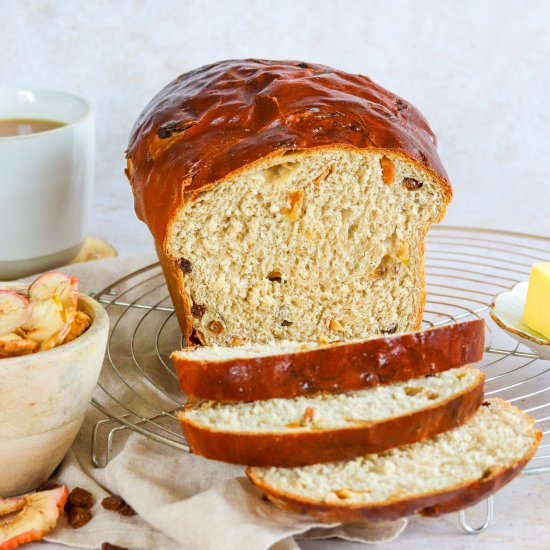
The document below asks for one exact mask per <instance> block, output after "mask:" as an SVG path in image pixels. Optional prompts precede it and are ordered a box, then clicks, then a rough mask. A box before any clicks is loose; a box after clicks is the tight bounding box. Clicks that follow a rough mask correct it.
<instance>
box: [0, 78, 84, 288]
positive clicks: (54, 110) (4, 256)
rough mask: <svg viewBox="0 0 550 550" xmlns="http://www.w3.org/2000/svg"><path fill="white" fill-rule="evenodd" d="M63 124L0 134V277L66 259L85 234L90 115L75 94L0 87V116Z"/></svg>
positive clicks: (69, 259) (42, 267)
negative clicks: (22, 132)
mask: <svg viewBox="0 0 550 550" xmlns="http://www.w3.org/2000/svg"><path fill="white" fill-rule="evenodd" d="M19 118H26V119H42V120H52V121H57V122H62V123H64V126H61V127H59V128H55V129H53V130H47V131H45V132H39V133H34V134H27V135H21V136H10V137H0V279H4V280H7V279H14V278H17V277H23V276H25V275H28V274H31V273H36V272H39V271H45V270H48V269H52V268H54V267H56V266H59V265H63V264H65V263H69V262H70V261H71V260H72V259H73V258H74V257H75V256H76V254H77V253H78V251H79V250H80V248H81V246H82V243H83V241H84V239H85V238H86V236H87V233H88V222H89V218H90V207H91V198H92V187H93V179H94V162H95V141H94V121H93V116H92V111H91V108H90V106H89V105H88V103H87V102H86V101H84V100H83V99H81V98H79V97H77V96H74V95H72V94H68V93H65V92H57V91H52V90H32V89H25V90H13V89H0V119H19Z"/></svg>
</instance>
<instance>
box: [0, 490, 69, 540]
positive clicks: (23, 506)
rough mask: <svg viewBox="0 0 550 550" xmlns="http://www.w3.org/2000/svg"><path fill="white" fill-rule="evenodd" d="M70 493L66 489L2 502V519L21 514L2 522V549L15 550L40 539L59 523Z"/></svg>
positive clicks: (0, 537) (0, 510) (0, 534)
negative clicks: (4, 516) (5, 516)
mask: <svg viewBox="0 0 550 550" xmlns="http://www.w3.org/2000/svg"><path fill="white" fill-rule="evenodd" d="M68 494H69V492H68V490H67V487H65V486H62V487H59V488H57V489H52V490H51V491H42V492H40V493H32V494H30V495H25V496H24V497H21V498H16V499H0V516H3V515H6V514H11V513H14V512H17V514H16V515H14V516H13V517H12V518H9V519H7V520H4V521H0V550H13V548H17V547H18V546H19V545H20V544H24V543H26V542H31V541H35V540H40V539H41V538H42V537H43V536H44V535H46V534H47V533H49V532H50V531H51V530H52V529H53V528H54V527H55V524H56V523H57V519H58V518H59V514H60V512H61V510H62V509H63V506H65V502H66V501H67V496H68Z"/></svg>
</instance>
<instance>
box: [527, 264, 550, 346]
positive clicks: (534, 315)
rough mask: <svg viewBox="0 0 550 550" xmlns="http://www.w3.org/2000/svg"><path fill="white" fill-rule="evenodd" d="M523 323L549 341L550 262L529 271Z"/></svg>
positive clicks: (535, 266)
mask: <svg viewBox="0 0 550 550" xmlns="http://www.w3.org/2000/svg"><path fill="white" fill-rule="evenodd" d="M523 322H524V323H525V324H526V325H527V326H528V327H529V328H530V329H532V330H535V331H537V332H540V333H541V334H542V335H543V336H544V337H545V338H548V339H549V340H550V262H547V263H541V264H535V265H534V266H533V268H532V269H531V276H530V277H529V289H528V291H527V300H526V301H525V310H524V311H523Z"/></svg>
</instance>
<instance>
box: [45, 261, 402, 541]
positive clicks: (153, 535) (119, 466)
mask: <svg viewBox="0 0 550 550" xmlns="http://www.w3.org/2000/svg"><path fill="white" fill-rule="evenodd" d="M155 260H156V258H155V257H154V256H139V257H130V258H113V259H108V260H99V261H94V262H89V263H85V264H76V265H70V266H67V267H65V268H61V271H64V272H66V273H69V274H71V275H76V276H78V277H79V279H80V290H81V291H82V292H87V293H89V292H92V291H93V290H95V291H97V290H98V289H101V288H103V287H104V286H105V285H107V284H109V283H110V282H112V281H114V280H116V279H118V278H120V277H121V276H123V275H126V274H128V273H130V272H132V271H134V270H136V269H139V268H140V267H143V266H145V265H148V264H150V263H152V262H154V261H155ZM130 329H131V327H128V328H127V329H126V330H130ZM119 334H120V333H119ZM105 370H106V369H104V372H103V373H102V383H103V385H106V386H107V387H108V386H109V384H111V383H112V384H116V382H117V381H116V380H110V379H109V372H107V373H105ZM113 378H114V375H113ZM98 391H99V390H98ZM147 391H155V390H154V388H152V387H149V388H148V389H147ZM103 419H105V416H104V415H103V414H102V413H100V412H99V411H98V410H96V409H95V408H94V407H92V406H91V407H90V408H89V410H88V412H87V414H86V419H85V421H84V424H83V426H82V429H81V431H80V433H79V434H78V436H77V439H76V440H75V442H74V444H73V446H72V448H71V450H70V451H69V453H68V455H67V456H66V457H65V459H64V461H63V463H62V464H61V466H60V467H59V469H58V470H57V472H56V474H55V475H54V479H56V480H57V481H59V482H62V483H64V484H66V485H67V486H68V487H69V488H74V487H82V488H84V489H87V490H89V491H90V492H91V493H92V494H93V495H94V498H95V504H94V507H93V508H92V513H93V518H92V520H91V521H90V522H89V523H88V524H86V525H85V526H83V527H81V528H80V529H72V528H71V527H69V526H68V525H67V523H66V520H65V519H64V518H62V520H61V521H60V523H59V524H58V526H57V527H56V529H55V530H54V531H53V532H52V533H50V534H49V536H48V537H47V538H46V540H48V541H51V542H56V543H61V544H64V545H68V546H76V547H80V548H100V547H101V544H102V543H103V542H110V543H111V544H116V545H118V546H122V547H126V548H130V549H132V550H138V549H144V550H149V549H153V548H154V549H174V550H196V549H200V550H268V549H271V550H298V549H299V546H298V545H297V543H296V542H295V540H296V539H297V538H329V537H338V538H341V539H344V540H350V541H356V542H364V543H380V542H387V541H391V540H393V539H395V538H396V537H398V536H399V535H400V533H401V532H402V531H403V530H404V529H405V527H406V525H407V520H406V519H402V520H399V521H395V522H372V523H371V522H364V523H360V524H350V525H326V524H319V523H318V522H316V521H315V520H314V519H312V518H310V517H309V516H304V515H298V514H292V513H288V512H285V511H283V510H280V509H278V508H276V507H275V506H273V505H272V504H271V503H269V502H268V501H266V500H264V499H263V498H262V496H261V494H260V492H259V491H258V490H257V489H256V488H255V487H254V486H253V485H252V484H251V483H250V482H249V481H248V480H247V479H246V478H245V477H243V468H242V467H239V466H233V465H228V464H223V463H219V462H215V461H210V460H207V459H204V458H201V457H198V456H195V455H193V454H190V453H185V452H182V451H180V450H177V449H174V448H172V447H168V446H166V445H163V444H162V443H158V442H155V441H153V440H151V439H148V438H146V437H144V436H143V435H140V434H137V433H134V432H131V431H130V430H128V429H123V430H122V431H121V432H120V433H119V434H117V437H116V441H115V448H114V453H113V455H114V458H112V460H110V462H109V463H108V464H107V466H106V467H105V468H94V466H93V464H92V462H91V440H92V431H93V428H94V426H95V424H96V422H98V421H99V420H103ZM113 425H116V424H113ZM109 494H118V495H121V496H122V497H123V498H124V499H125V500H126V502H128V504H130V505H131V506H132V507H133V508H134V509H135V511H136V512H137V515H135V516H130V517H128V516H122V515H119V514H118V513H116V512H112V511H108V510H105V509H103V508H102V507H101V504H100V503H101V500H102V499H103V498H104V497H105V496H108V495H109Z"/></svg>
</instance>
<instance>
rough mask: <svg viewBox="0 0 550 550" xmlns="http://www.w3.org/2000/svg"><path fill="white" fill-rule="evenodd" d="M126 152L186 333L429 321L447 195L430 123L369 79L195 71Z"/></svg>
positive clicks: (234, 63) (334, 329)
mask: <svg viewBox="0 0 550 550" xmlns="http://www.w3.org/2000/svg"><path fill="white" fill-rule="evenodd" d="M127 158H128V165H127V170H126V173H127V176H128V178H129V179H130V182H131V184H132V189H133V192H134V197H135V206H136V211H137V213H138V215H139V217H140V218H141V219H142V220H144V221H145V222H146V223H147V224H148V226H149V228H150V230H151V232H152V233H153V235H154V237H155V242H156V246H157V250H158V254H159V258H160V260H161V263H162V266H163V269H164V272H165V275H166V278H167V281H168V286H169V289H170V292H171V295H172V299H173V302H174V305H175V307H176V312H177V315H178V319H179V322H180V325H181V328H182V331H183V334H184V336H185V337H186V338H187V339H192V340H194V342H195V343H196V342H197V341H199V342H201V343H203V344H208V345H210V344H218V345H224V346H230V345H235V342H242V341H246V342H261V343H268V342H271V341H272V340H274V339H278V340H284V339H286V340H294V341H311V340H313V341H315V340H317V339H318V338H320V337H326V338H328V339H329V340H331V341H332V340H338V339H348V340H349V339H352V338H364V337H367V336H372V335H377V334H382V333H384V332H405V331H411V330H416V329H418V328H419V327H420V319H421V315H422V310H423V306H424V300H425V291H424V237H425V234H426V231H427V229H428V226H429V225H430V224H431V223H432V222H438V221H440V220H441V219H442V218H443V216H444V213H445V209H446V207H447V204H448V202H449V201H450V199H451V187H450V185H449V182H448V179H447V175H446V173H445V170H444V168H443V166H442V165H441V162H440V160H439V157H438V155H437V151H436V140H435V137H434V135H433V133H432V131H431V129H430V127H429V126H428V124H427V122H426V120H425V119H424V117H423V116H422V115H421V114H420V113H419V112H418V111H417V110H416V109H415V108H414V107H413V106H412V105H411V104H409V103H407V102H406V101H404V100H403V99H401V98H399V97H397V96H395V95H394V94H392V93H390V92H389V91H387V90H385V89H384V88H382V87H381V86H379V85H377V84H375V83H374V82H372V80H370V79H369V78H367V77H365V76H361V75H354V74H349V73H345V72H342V71H337V70H334V69H331V68H330V67H326V66H322V65H314V64H311V63H303V62H295V61H266V60H254V59H247V60H231V61H222V62H220V63H215V64H212V65H209V66H206V67H201V68H199V69H197V70H194V71H190V72H188V73H186V74H183V75H181V76H180V77H178V78H177V79H176V80H175V81H174V82H172V83H170V84H169V85H168V86H166V88H164V89H163V90H162V91H160V92H159V93H158V94H157V96H156V97H155V98H154V99H153V100H152V101H151V102H150V103H149V105H148V106H147V107H146V108H145V110H144V111H143V113H142V114H141V116H140V117H139V119H138V121H137V123H136V125H135V127H134V130H133V132H132V136H131V138H130V143H129V146H128V151H127ZM188 341H189V340H188Z"/></svg>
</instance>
